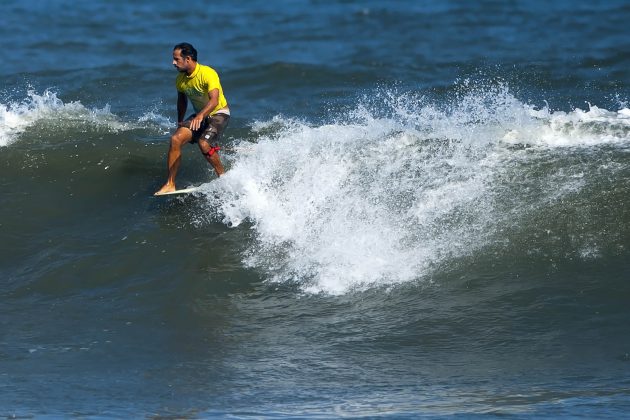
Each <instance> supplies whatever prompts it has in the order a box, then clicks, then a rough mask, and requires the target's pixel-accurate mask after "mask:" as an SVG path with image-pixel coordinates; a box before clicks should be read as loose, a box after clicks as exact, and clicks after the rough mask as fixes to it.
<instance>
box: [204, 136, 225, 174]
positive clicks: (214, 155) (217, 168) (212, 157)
mask: <svg viewBox="0 0 630 420" xmlns="http://www.w3.org/2000/svg"><path fill="white" fill-rule="evenodd" d="M199 149H200V150H201V153H203V155H204V157H205V158H206V160H207V161H208V163H210V165H212V167H213V168H214V172H216V174H217V176H221V175H223V174H224V173H225V169H224V168H223V164H222V163H221V158H220V157H219V152H218V151H216V150H213V151H212V152H210V151H211V150H212V147H211V146H210V144H209V143H208V142H207V141H205V140H203V139H200V140H199ZM209 152H210V153H209Z"/></svg>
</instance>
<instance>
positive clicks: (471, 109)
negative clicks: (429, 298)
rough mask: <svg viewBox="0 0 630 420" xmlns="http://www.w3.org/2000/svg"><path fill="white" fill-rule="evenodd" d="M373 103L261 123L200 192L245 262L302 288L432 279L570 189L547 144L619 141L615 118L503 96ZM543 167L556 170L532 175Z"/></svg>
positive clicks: (623, 128) (574, 185)
mask: <svg viewBox="0 0 630 420" xmlns="http://www.w3.org/2000/svg"><path fill="white" fill-rule="evenodd" d="M384 96H385V98H384V100H383V101H382V102H380V103H379V106H378V107H376V108H375V107H374V104H373V103H372V104H369V103H368V104H366V103H360V104H359V105H358V106H357V108H356V109H355V110H353V111H352V112H351V113H349V114H348V115H347V116H346V119H345V120H344V119H341V120H340V119H339V118H337V119H336V121H335V122H333V123H330V124H324V125H319V126H315V125H309V124H308V123H306V122H301V121H296V120H291V119H283V118H281V117H276V118H274V119H272V120H270V121H269V122H268V123H260V122H259V123H257V124H256V125H255V127H254V129H253V131H254V132H256V133H259V135H258V137H257V143H254V144H243V145H240V146H237V151H238V150H241V152H239V153H237V156H236V157H235V158H234V160H233V162H232V166H231V169H230V170H229V172H228V173H227V174H226V175H225V176H224V177H222V178H220V179H219V180H217V181H214V182H211V183H209V184H207V185H206V186H205V190H204V191H206V193H207V197H208V205H209V206H210V207H211V208H212V209H213V210H214V211H215V212H217V214H218V217H219V218H220V220H222V222H223V223H226V224H227V225H229V226H239V225H240V224H241V223H242V222H243V221H247V222H248V223H249V225H250V226H251V228H252V230H253V233H254V240H253V243H252V244H251V246H250V247H249V248H248V250H247V251H246V252H245V253H244V256H243V261H244V263H245V264H247V265H250V266H253V267H257V268H258V269H262V270H265V271H266V272H267V274H268V279H269V280H270V281H278V282H286V281H290V282H296V283H298V284H300V285H302V287H303V289H304V290H305V291H309V292H326V293H333V294H337V293H344V292H347V291H349V290H354V289H357V288H358V289H362V288H365V287H370V286H373V285H387V284H396V283H400V282H407V281H414V280H422V279H424V280H425V281H426V280H430V278H431V275H432V273H433V272H434V271H435V270H436V269H439V268H440V267H442V266H444V265H446V264H448V263H449V262H452V261H453V260H454V259H456V258H458V257H463V256H467V255H472V254H474V253H475V252H477V251H478V250H479V249H481V248H483V247H486V246H490V245H491V244H493V243H497V242H502V241H503V240H504V239H505V238H502V237H501V235H502V232H505V231H506V230H510V229H514V228H515V226H516V227H518V226H519V223H520V221H521V220H529V218H531V217H534V218H535V215H536V213H539V214H543V213H544V209H545V206H550V205H551V204H553V203H557V202H558V200H561V199H562V197H574V196H575V195H576V194H579V193H580V190H581V188H583V187H584V186H585V185H586V184H585V182H584V179H582V178H581V177H579V176H576V175H575V167H574V166H572V165H568V164H566V163H565V164H564V166H563V157H562V156H549V154H547V153H546V152H545V151H548V150H550V149H549V148H553V147H556V146H558V145H560V144H568V143H571V144H574V145H583V146H588V145H592V144H602V143H610V142H614V143H618V144H626V143H627V142H628V140H629V138H628V133H629V132H630V130H629V129H628V126H627V116H626V114H627V110H625V109H623V110H620V111H618V112H608V111H604V110H599V109H596V108H593V107H592V108H591V110H590V111H586V112H584V111H580V110H576V111H574V112H571V113H562V112H555V113H554V112H551V111H549V110H548V109H546V108H545V109H543V110H537V109H535V108H533V107H532V106H530V105H527V104H523V103H521V102H519V101H518V100H517V99H516V98H515V97H514V96H512V95H511V94H510V93H509V91H508V89H506V88H504V87H499V88H496V89H491V90H477V91H473V92H469V93H468V94H467V95H463V96H460V97H458V98H457V101H450V102H449V101H447V102H445V103H441V104H434V103H430V102H429V101H427V100H426V99H425V98H417V97H412V96H408V97H406V98H405V100H401V99H400V97H397V98H395V99H394V100H392V95H384ZM383 104H385V106H386V108H383V106H384V105H383ZM384 115H385V116H384ZM515 133H519V134H518V135H516V134H515ZM515 146H518V147H516V148H515ZM533 146H536V149H535V150H530V149H528V148H530V147H533ZM541 161H542V162H541ZM544 164H547V165H551V166H552V167H553V168H556V167H557V170H553V169H552V170H550V171H547V172H544V173H542V172H541V173H538V174H532V173H531V170H532V169H533V168H537V167H538V166H539V165H544ZM523 180H528V181H529V182H530V183H531V185H526V183H525V182H524V181H523ZM532 191H535V193H532ZM508 242H509V241H508ZM584 249H588V247H585V246H582V247H581V251H579V252H582V253H586V251H584Z"/></svg>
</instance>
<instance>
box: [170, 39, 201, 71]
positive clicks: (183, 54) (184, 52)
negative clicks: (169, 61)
mask: <svg viewBox="0 0 630 420" xmlns="http://www.w3.org/2000/svg"><path fill="white" fill-rule="evenodd" d="M173 65H174V66H175V68H176V69H177V71H179V72H182V73H191V72H192V70H194V68H195V66H196V65H197V50H196V49H195V47H193V46H192V45H190V44H189V43H187V42H182V43H181V44H177V45H175V47H173Z"/></svg>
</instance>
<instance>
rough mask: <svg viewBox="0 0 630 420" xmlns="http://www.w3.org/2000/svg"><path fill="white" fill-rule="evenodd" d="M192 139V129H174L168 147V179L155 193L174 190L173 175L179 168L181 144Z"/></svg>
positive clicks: (175, 174) (174, 175)
mask: <svg viewBox="0 0 630 420" xmlns="http://www.w3.org/2000/svg"><path fill="white" fill-rule="evenodd" d="M191 140H192V131H190V129H188V128H185V127H180V128H178V129H177V131H175V134H173V135H172V136H171V145H170V148H169V149H168V157H167V164H168V180H167V181H166V184H164V186H163V187H162V188H160V189H159V190H158V191H157V192H156V193H155V195H159V194H163V193H166V192H171V191H175V190H176V187H175V177H176V176H177V171H178V170H179V164H180V163H181V161H182V146H183V145H184V144H186V143H188V142H190V141H191Z"/></svg>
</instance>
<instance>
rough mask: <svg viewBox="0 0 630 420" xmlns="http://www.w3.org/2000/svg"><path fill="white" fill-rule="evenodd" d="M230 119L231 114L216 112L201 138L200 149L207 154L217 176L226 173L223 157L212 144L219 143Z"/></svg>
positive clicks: (207, 158) (206, 156)
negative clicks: (222, 161)
mask: <svg viewBox="0 0 630 420" xmlns="http://www.w3.org/2000/svg"><path fill="white" fill-rule="evenodd" d="M229 121H230V116H229V115H225V114H220V113H219V114H215V115H213V116H212V117H210V126H209V127H208V128H207V129H206V130H205V131H204V133H203V135H202V136H201V138H200V139H199V150H201V153H203V155H204V156H205V158H206V160H207V161H208V163H210V165H212V167H213V168H214V172H216V173H217V176H221V175H223V174H224V173H225V169H224V168H223V164H222V163H221V158H220V157H219V153H218V151H217V149H218V148H217V149H214V148H213V147H212V145H213V144H214V145H215V146H216V145H217V142H218V141H219V140H220V139H221V135H222V134H223V131H224V130H225V128H226V127H227V125H228V123H229Z"/></svg>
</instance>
